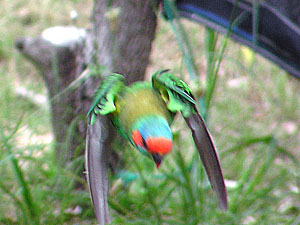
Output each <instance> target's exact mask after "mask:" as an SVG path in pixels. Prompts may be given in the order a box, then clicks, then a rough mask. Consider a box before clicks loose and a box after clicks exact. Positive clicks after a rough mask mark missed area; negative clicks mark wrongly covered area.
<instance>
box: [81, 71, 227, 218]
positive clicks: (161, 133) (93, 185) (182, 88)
mask: <svg viewBox="0 0 300 225" xmlns="http://www.w3.org/2000/svg"><path fill="white" fill-rule="evenodd" d="M124 82H125V80H124V77H123V76H122V75H120V74H116V73H114V74H111V75H110V76H108V77H107V78H106V79H105V80H104V81H103V82H102V83H101V84H100V86H99V88H98V90H97V92H96V93H95V97H94V101H93V103H92V106H91V108H90V110H89V112H88V116H89V128H88V134H87V150H86V158H87V160H86V170H87V174H88V176H87V178H88V179H87V180H88V183H89V187H90V193H91V198H92V202H93V204H94V208H95V212H96V216H97V219H98V221H99V222H100V221H106V222H107V221H109V219H107V218H106V217H108V211H107V209H104V210H103V208H105V207H106V206H105V204H106V203H105V202H103V200H104V201H106V200H107V194H106V193H102V192H103V191H107V184H105V185H103V182H106V183H107V181H106V180H105V179H103V177H105V176H106V175H105V174H103V170H105V168H104V167H103V166H102V167H101V165H98V164H101V163H100V161H99V160H100V158H101V154H102V153H101V152H103V150H102V148H104V147H105V145H106V144H105V143H104V142H103V141H102V143H101V141H100V144H99V143H97V141H98V142H99V138H101V134H100V135H96V136H97V137H96V138H94V137H93V136H92V135H93V132H96V131H97V130H99V129H101V128H102V132H100V133H102V136H103V133H104V132H105V128H104V127H103V124H102V125H101V124H100V125H99V124H98V125H97V118H99V117H100V118H101V117H103V116H106V115H107V116H108V118H109V119H110V120H111V121H112V124H113V125H114V127H115V128H116V130H117V131H118V132H119V134H120V135H121V136H122V137H124V138H125V139H127V140H128V141H129V142H130V143H131V144H132V145H133V146H134V147H135V148H136V149H137V150H138V151H139V152H141V153H142V154H143V155H145V156H147V157H149V158H151V159H153V160H154V162H155V163H156V166H157V167H159V166H160V164H161V162H162V160H163V158H164V157H165V156H166V155H167V154H169V153H170V152H171V150H172V132H171V129H170V126H171V124H172V122H173V119H174V116H175V115H176V113H177V112H180V113H181V114H182V116H183V118H184V119H185V121H186V123H187V125H188V126H189V128H190V129H191V131H192V136H193V139H194V142H195V144H196V147H197V149H198V152H199V154H200V158H201V160H202V162H203V165H204V168H205V170H206V173H207V175H208V178H209V181H210V183H211V186H212V188H213V190H214V191H215V192H216V195H217V199H218V202H219V206H220V208H221V209H222V210H227V194H226V188H225V184H224V179H223V175H222V170H221V167H220V163H219V160H218V156H217V153H216V150H215V147H214V143H213V141H212V138H211V136H210V134H209V131H208V130H207V128H206V126H205V123H204V121H203V119H202V117H201V115H200V114H199V112H198V111H197V108H196V101H195V99H194V97H193V95H192V93H191V90H190V88H189V87H188V86H187V84H186V83H185V82H184V81H182V80H180V79H179V78H177V77H176V76H175V75H173V74H172V73H170V72H169V71H168V70H160V71H157V72H156V73H154V74H153V76H152V80H151V83H150V82H136V83H134V84H132V85H130V86H126V85H125V84H124ZM96 127H98V128H96ZM98 133H99V132H98ZM94 136H95V135H94ZM95 145H97V146H95ZM99 148H100V149H101V150H99ZM94 151H95V152H96V153H95V152H94ZM97 151H98V152H99V154H98V153H97ZM94 157H96V158H97V159H95V158H94ZM104 158H105V157H104V156H103V157H102V158H101V159H102V161H103V159H104ZM103 163H104V162H103ZM95 170H96V171H95ZM99 170H101V171H99ZM100 178H101V179H102V180H101V179H100ZM103 186H105V188H104V189H106V190H102V189H103ZM99 188H100V189H101V188H102V189H101V190H100V191H99ZM99 196H100V197H99ZM100 223H101V222H100ZM103 223H104V222H103Z"/></svg>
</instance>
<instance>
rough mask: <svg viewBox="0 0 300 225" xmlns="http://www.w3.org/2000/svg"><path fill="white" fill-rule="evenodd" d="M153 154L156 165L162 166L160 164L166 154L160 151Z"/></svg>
mask: <svg viewBox="0 0 300 225" xmlns="http://www.w3.org/2000/svg"><path fill="white" fill-rule="evenodd" d="M151 155H152V157H153V160H154V162H155V164H156V167H157V169H158V168H159V167H160V164H161V162H162V160H163V158H164V155H160V154H158V153H152V154H151Z"/></svg>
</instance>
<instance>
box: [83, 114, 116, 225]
mask: <svg viewBox="0 0 300 225" xmlns="http://www.w3.org/2000/svg"><path fill="white" fill-rule="evenodd" d="M107 120H108V119H107V118H106V117H104V116H99V117H98V118H97V119H96V120H95V122H94V124H93V125H91V124H88V127H87V136H86V151H85V159H86V160H85V168H86V178H87V181H88V186H89V190H90V195H91V199H92V203H93V206H94V211H95V214H96V217H97V220H98V222H99V223H100V224H106V223H110V217H109V210H108V205H107V195H108V178H107V173H106V169H107V164H106V163H107V162H106V159H107V157H106V154H107V152H108V151H109V150H110V142H111V141H110V138H109V133H110V132H109V131H110V130H111V129H109V126H111V124H110V123H109V121H107Z"/></svg>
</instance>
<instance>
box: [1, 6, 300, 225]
mask: <svg viewBox="0 0 300 225" xmlns="http://www.w3.org/2000/svg"><path fill="white" fill-rule="evenodd" d="M1 3H2V4H3V5H5V6H6V7H1V9H0V14H1V15H5V16H3V17H1V18H0V31H1V34H2V37H1V40H0V102H1V110H0V121H1V122H0V126H1V127H0V129H1V132H0V134H1V136H0V137H1V139H0V152H1V154H0V170H1V178H0V194H1V203H0V224H39V223H40V224H96V221H95V216H94V213H93V209H92V206H91V202H90V199H89V193H88V192H87V190H77V189H75V188H74V183H75V181H77V182H82V183H83V184H85V181H84V180H83V178H81V177H77V176H75V175H74V174H73V173H72V171H73V170H74V167H76V165H78V163H80V162H81V161H82V159H81V158H79V159H78V162H76V161H75V162H74V163H73V165H66V166H65V167H64V168H62V167H60V166H59V165H57V163H56V161H55V160H54V153H53V150H52V144H51V143H52V141H51V140H52V135H51V127H50V121H49V112H48V111H47V109H45V108H44V107H39V106H37V105H34V104H33V103H32V102H30V101H27V100H26V99H20V97H19V96H18V95H17V94H16V93H15V87H16V86H20V85H22V86H25V87H26V88H28V89H30V90H34V91H35V92H37V93H40V94H45V87H44V86H43V82H42V80H41V79H40V77H39V72H38V71H36V70H35V68H34V67H33V66H32V65H31V64H30V63H28V62H27V61H26V60H25V59H24V58H23V57H21V56H20V55H19V54H18V53H17V52H16V51H14V50H13V41H14V39H15V38H17V37H18V36H23V35H28V36H34V35H37V34H39V33H40V32H41V30H42V29H44V28H46V27H48V26H53V25H57V24H69V23H70V20H69V17H68V13H69V11H70V10H72V9H78V12H79V18H80V19H79V21H78V23H79V25H81V26H85V27H88V26H89V24H88V22H87V21H88V16H89V11H90V9H89V8H86V9H85V10H82V9H83V8H85V7H83V5H84V4H86V3H85V2H83V1H68V2H62V1H55V0H51V1H42V2H40V1H39V4H37V1H36V0H27V1H18V2H17V1H8V0H4V2H3V1H2V2H1ZM37 5H39V7H37ZM89 7H91V3H89ZM183 27H184V29H185V30H186V32H187V33H188V34H189V41H190V44H191V46H192V50H193V55H194V59H195V65H196V66H197V68H198V73H199V74H200V76H199V81H197V82H198V83H196V84H195V83H193V82H192V80H191V78H190V77H189V76H188V75H187V74H188V71H187V70H186V68H185V66H184V63H185V62H184V60H183V57H182V55H181V51H180V48H178V45H177V42H176V37H175V35H174V34H173V32H172V31H171V27H170V24H169V23H167V22H165V21H163V20H162V19H160V22H159V27H158V30H157V37H156V40H155V42H154V45H153V51H152V55H151V64H150V65H149V68H148V71H147V77H149V75H150V74H151V73H152V72H154V71H156V70H157V69H162V68H170V69H172V70H173V71H174V72H175V73H177V74H180V76H183V78H184V79H185V80H186V81H188V82H189V83H190V85H191V87H192V88H193V91H194V93H195V94H196V96H197V98H198V97H199V98H201V97H202V96H203V94H204V93H207V91H208V90H212V95H211V96H212V97H210V100H209V102H210V103H209V105H210V106H209V108H210V110H209V111H208V115H209V117H208V119H209V120H208V125H209V128H210V131H211V133H212V135H213V137H214V140H215V142H216V144H217V147H218V150H219V155H220V159H221V163H222V168H223V173H224V176H225V179H226V180H230V181H231V184H233V185H232V186H228V195H229V210H228V212H221V211H219V210H218V209H217V203H216V198H215V196H214V194H213V192H212V190H211V189H210V186H209V184H208V181H207V178H206V175H205V172H204V170H203V168H202V165H201V163H200V160H199V157H198V156H197V155H196V151H195V149H194V147H193V145H192V140H191V137H190V135H189V134H188V133H187V128H186V126H185V125H184V123H183V121H182V120H181V119H180V118H177V119H176V121H175V125H174V129H173V132H174V137H175V138H174V139H175V140H174V141H175V143H176V144H175V145H174V149H173V152H172V154H171V155H170V156H168V157H167V158H166V159H165V161H164V163H163V164H162V166H161V168H160V170H156V169H155V167H154V165H153V163H152V162H151V161H150V160H148V159H146V158H145V157H140V155H139V153H137V151H133V150H132V148H131V147H130V146H126V147H125V148H124V149H122V151H123V155H124V156H123V157H124V159H125V161H126V165H125V168H126V170H127V171H130V172H132V177H131V181H129V180H130V179H129V178H128V177H125V178H123V179H121V178H119V177H111V186H112V188H111V190H110V193H111V194H110V200H109V201H110V202H109V203H110V207H111V213H112V218H113V224H172V225H173V224H293V225H295V224H297V221H299V219H298V220H297V216H298V215H299V213H300V193H299V188H300V187H299V185H300V184H299V176H300V173H299V171H300V170H299V164H298V162H297V160H298V161H299V159H300V126H299V124H300V117H299V115H300V102H299V99H300V92H299V87H300V83H299V80H296V79H294V78H292V77H290V76H288V75H287V74H285V72H284V71H282V70H280V69H279V68H278V67H276V66H275V65H273V64H271V63H270V62H268V61H267V60H266V59H264V58H262V57H260V56H258V55H256V54H255V53H253V52H252V51H251V50H249V49H248V48H246V47H241V46H239V45H237V44H236V43H233V42H231V41H228V43H227V44H226V45H227V46H226V50H225V51H223V53H222V54H223V55H222V57H221V58H220V59H222V61H220V62H221V63H220V64H216V63H215V62H216V60H215V59H216V58H217V57H218V56H219V55H220V52H222V46H223V43H224V40H226V39H224V37H223V36H221V35H218V34H216V33H214V32H213V31H210V30H205V28H203V27H201V26H199V25H196V24H193V23H191V22H189V21H186V20H185V21H183ZM24 28H26V29H24ZM205 34H206V35H205ZM162 49H165V50H164V51H162ZM214 57H216V58H215V59H214ZM212 64H215V65H219V66H218V70H217V71H218V72H217V73H215V74H216V75H217V82H216V85H214V88H213V89H209V87H208V86H207V85H209V83H210V81H207V80H206V78H205V76H204V75H205V74H210V73H211V72H210V71H216V70H212V69H211V67H210V65H212ZM214 68H216V67H214ZM208 78H209V76H208ZM200 82H201V85H199V83H200ZM116 145H118V143H116ZM125 181H126V182H125ZM76 207H77V208H76Z"/></svg>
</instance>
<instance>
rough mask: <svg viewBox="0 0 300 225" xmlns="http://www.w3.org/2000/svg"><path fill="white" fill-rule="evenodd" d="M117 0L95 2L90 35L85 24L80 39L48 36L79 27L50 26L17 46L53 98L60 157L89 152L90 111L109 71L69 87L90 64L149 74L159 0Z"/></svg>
mask: <svg viewBox="0 0 300 225" xmlns="http://www.w3.org/2000/svg"><path fill="white" fill-rule="evenodd" d="M114 2H115V3H114V4H113V5H112V6H108V4H107V1H106V0H97V1H95V5H94V8H93V12H92V21H91V22H92V24H93V29H92V31H91V33H86V34H82V32H83V30H82V29H77V31H76V32H77V33H76V32H75V33H76V35H77V34H78V35H77V36H78V37H77V39H71V40H67V37H66V40H63V41H60V42H59V41H57V40H52V39H51V37H52V36H53V35H52V36H51V35H50V37H48V36H47V34H49V33H51V32H54V33H55V32H58V33H60V34H61V32H62V30H63V29H66V30H65V32H66V36H68V35H67V34H68V33H70V31H71V29H75V28H74V27H55V28H50V29H47V30H46V31H44V32H43V34H42V35H41V36H39V37H37V38H31V37H30V38H20V39H18V40H17V41H16V47H17V48H18V50H19V51H21V52H22V53H23V54H24V55H25V56H27V57H28V58H29V59H30V60H31V61H32V62H33V63H34V64H35V65H36V66H37V67H38V68H39V69H40V70H41V75H42V77H43V79H44V82H45V85H46V88H47V89H48V96H49V100H50V106H51V117H52V125H53V133H54V137H55V141H56V157H57V160H59V161H60V162H62V163H64V162H66V161H69V160H70V159H73V158H74V154H75V152H81V153H83V152H84V148H85V142H84V140H85V135H86V134H85V133H86V116H85V115H86V113H87V112H88V110H89V107H90V104H91V102H92V97H93V93H94V92H95V91H96V89H97V87H98V85H99V83H100V80H101V77H102V76H103V75H107V74H101V76H93V77H89V78H88V79H86V80H85V81H84V83H83V84H81V85H80V86H79V87H77V88H75V89H74V90H71V91H67V92H65V91H64V90H65V89H66V88H68V86H69V85H70V84H71V83H72V82H73V81H74V80H76V79H77V78H78V77H79V76H80V74H81V73H82V72H83V70H84V69H85V68H86V67H87V65H96V64H98V65H101V66H102V67H103V66H104V67H105V68H106V69H107V71H108V72H118V73H121V74H124V75H125V76H126V80H127V82H128V83H132V82H135V81H138V80H142V79H143V78H144V74H145V70H146V67H147V65H148V62H149V55H150V51H151V44H152V41H153V39H154V35H155V29H156V14H155V10H156V7H157V2H156V1H155V0H126V1H125V0H123V1H114ZM116 9H117V10H119V14H117V16H115V17H114V18H111V17H110V16H109V13H110V12H111V11H112V10H116ZM55 29H57V30H56V31H55ZM73 31H74V30H73ZM76 35H75V36H76ZM54 36H55V35H54ZM59 36H61V35H59ZM62 93H63V94H62ZM111 154H112V157H111V158H112V159H111V160H110V162H111V163H110V165H111V167H115V165H114V164H115V160H116V155H115V153H113V152H112V153H111ZM76 155H77V154H76Z"/></svg>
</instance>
